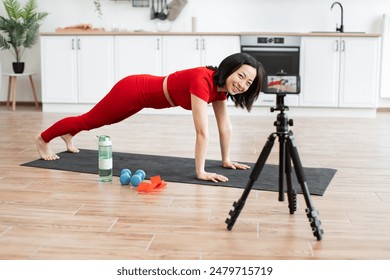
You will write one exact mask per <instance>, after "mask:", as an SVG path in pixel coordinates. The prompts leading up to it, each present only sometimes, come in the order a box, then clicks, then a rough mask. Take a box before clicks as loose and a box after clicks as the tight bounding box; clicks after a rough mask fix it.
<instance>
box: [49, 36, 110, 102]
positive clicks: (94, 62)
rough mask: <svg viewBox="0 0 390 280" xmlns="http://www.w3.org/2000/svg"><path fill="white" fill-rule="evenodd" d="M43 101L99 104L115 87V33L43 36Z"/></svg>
mask: <svg viewBox="0 0 390 280" xmlns="http://www.w3.org/2000/svg"><path fill="white" fill-rule="evenodd" d="M41 52H42V55H41V59H42V102H43V103H44V104H45V103H81V104H82V103H88V104H90V103H96V102H97V101H99V100H100V99H101V98H102V97H103V96H104V95H106V94H107V93H108V91H109V90H110V89H111V87H112V86H113V82H114V62H113V61H114V59H113V57H114V41H113V37H112V36H42V37H41Z"/></svg>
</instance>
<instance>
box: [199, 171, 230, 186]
mask: <svg viewBox="0 0 390 280" xmlns="http://www.w3.org/2000/svg"><path fill="white" fill-rule="evenodd" d="M197 177H198V179H199V180H205V181H212V182H215V183H217V182H227V181H229V178H228V177H226V176H223V175H221V174H217V173H209V172H206V171H204V172H202V173H200V174H198V175H197Z"/></svg>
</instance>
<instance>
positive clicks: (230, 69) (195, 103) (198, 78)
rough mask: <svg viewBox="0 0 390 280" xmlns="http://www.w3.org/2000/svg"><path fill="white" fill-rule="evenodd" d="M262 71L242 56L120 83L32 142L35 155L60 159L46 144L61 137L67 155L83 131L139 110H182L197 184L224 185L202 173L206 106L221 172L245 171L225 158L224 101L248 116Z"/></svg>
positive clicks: (226, 122)
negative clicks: (190, 125) (187, 113)
mask: <svg viewBox="0 0 390 280" xmlns="http://www.w3.org/2000/svg"><path fill="white" fill-rule="evenodd" d="M264 75H265V71H264V69H263V67H262V65H261V63H259V62H258V61H257V60H256V59H254V58H253V57H252V56H250V55H248V54H244V53H236V54H233V55H230V56H228V57H227V58H225V59H224V60H223V61H222V62H221V64H220V65H219V66H218V67H211V66H207V67H197V68H192V69H187V70H182V71H177V72H175V73H173V74H170V75H168V76H166V77H160V76H151V75H132V76H128V77H126V78H124V79H122V80H120V81H119V82H118V83H117V84H116V85H115V86H114V87H113V88H112V89H111V91H110V92H109V93H108V94H107V95H106V96H105V97H104V98H103V99H102V100H101V101H100V102H99V103H97V104H96V105H95V106H94V107H93V108H92V109H91V110H90V111H89V112H87V113H85V114H83V115H80V116H73V117H67V118H64V119H62V120H60V121H58V122H56V123H55V124H54V125H52V126H51V127H49V128H48V129H47V130H45V131H43V132H42V133H41V134H39V135H37V136H36V137H35V143H36V146H37V149H38V152H39V154H40V156H41V158H42V159H44V160H56V159H59V157H58V155H56V154H55V153H54V152H53V151H52V150H51V149H50V147H49V142H50V141H51V140H52V139H54V138H56V137H59V136H60V137H61V138H62V139H63V140H64V142H65V144H66V147H67V150H68V151H69V152H73V153H77V152H79V150H78V149H77V148H75V147H74V146H73V143H72V139H73V136H75V135H76V134H77V133H79V132H80V131H82V130H91V129H94V128H98V127H101V126H103V125H109V124H114V123H117V122H120V121H122V120H124V119H126V118H128V117H130V116H132V115H134V114H135V113H137V112H139V111H140V110H142V109H143V108H155V109H162V108H169V107H175V106H181V107H182V108H184V109H187V110H192V116H193V121H194V126H195V130H196V144H195V168H196V176H197V178H198V179H200V180H209V181H213V182H217V181H222V182H226V181H228V178H227V177H225V176H223V175H220V174H216V173H209V172H207V171H206V170H205V161H206V150H207V145H208V137H209V135H208V109H207V108H208V103H212V106H213V110H214V113H215V117H216V120H217V125H218V132H219V138H220V146H221V154H222V166H223V167H225V168H232V169H248V168H249V166H248V165H245V164H240V163H237V162H232V161H231V160H230V157H229V152H230V151H229V149H230V140H231V132H232V128H231V124H230V120H229V116H228V113H227V104H226V99H227V98H231V99H232V100H233V102H234V103H235V105H236V107H240V108H246V109H247V110H248V111H250V110H251V108H252V105H253V102H254V101H255V100H256V99H257V97H258V95H259V92H260V89H261V86H262V83H263V77H264Z"/></svg>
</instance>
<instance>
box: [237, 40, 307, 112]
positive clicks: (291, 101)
mask: <svg viewBox="0 0 390 280" xmlns="http://www.w3.org/2000/svg"><path fill="white" fill-rule="evenodd" d="M300 46H301V37H299V36H246V35H245V36H241V52H243V53H248V54H250V55H252V56H253V57H254V58H256V59H257V60H258V61H260V62H261V63H262V64H263V66H264V69H265V71H266V72H267V74H268V75H278V74H287V75H299V55H300ZM285 100H286V105H288V106H298V104H299V95H297V94H288V95H287V96H286V99H285ZM275 103H276V95H274V94H264V93H262V92H261V93H260V96H259V98H258V100H257V101H256V103H255V105H257V106H275Z"/></svg>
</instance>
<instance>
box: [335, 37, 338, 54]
mask: <svg viewBox="0 0 390 280" xmlns="http://www.w3.org/2000/svg"><path fill="white" fill-rule="evenodd" d="M335 51H336V52H338V51H339V41H338V40H336V41H335Z"/></svg>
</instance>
